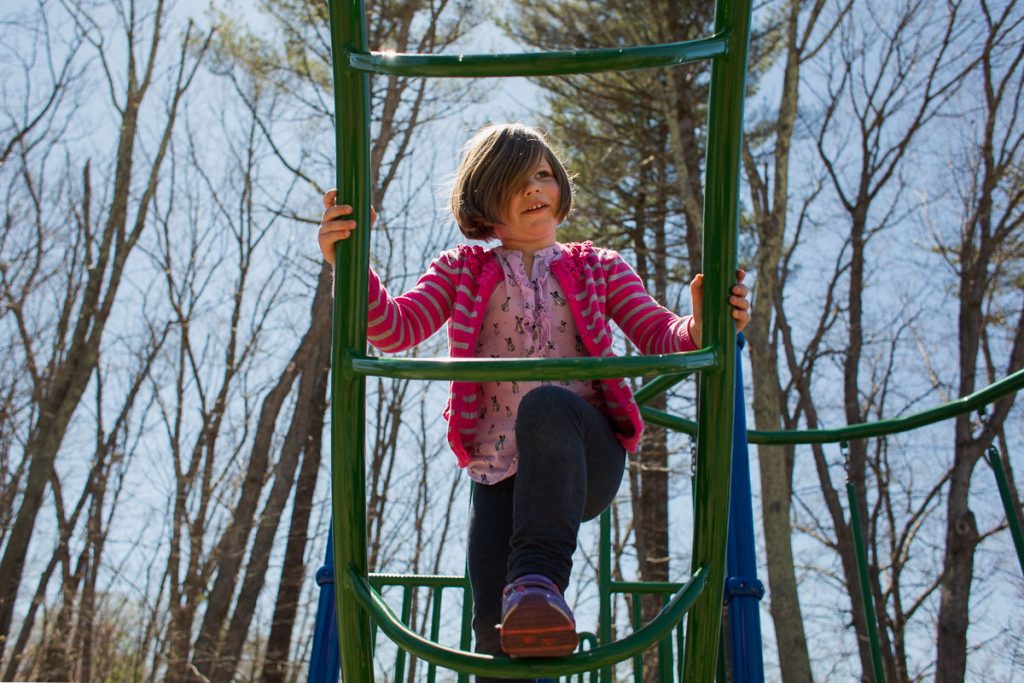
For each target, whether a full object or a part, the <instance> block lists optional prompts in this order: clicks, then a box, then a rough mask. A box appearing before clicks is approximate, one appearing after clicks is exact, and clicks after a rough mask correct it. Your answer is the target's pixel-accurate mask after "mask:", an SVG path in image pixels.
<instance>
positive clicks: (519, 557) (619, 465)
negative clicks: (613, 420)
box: [469, 386, 626, 683]
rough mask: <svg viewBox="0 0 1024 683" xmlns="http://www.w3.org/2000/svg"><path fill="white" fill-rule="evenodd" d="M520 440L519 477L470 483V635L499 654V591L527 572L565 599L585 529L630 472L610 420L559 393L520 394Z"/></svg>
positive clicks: (551, 389)
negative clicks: (578, 541)
mask: <svg viewBox="0 0 1024 683" xmlns="http://www.w3.org/2000/svg"><path fill="white" fill-rule="evenodd" d="M516 442H517V444H518V449H519V468H518V471H517V473H516V474H515V475H514V476H512V477H509V478H508V479H505V480H503V481H500V482H498V483H497V484H491V485H482V484H478V483H476V482H474V483H473V511H472V516H471V518H470V523H469V580H470V584H471V586H472V588H473V631H474V633H475V635H476V651H477V652H483V653H488V654H500V653H501V644H500V638H499V632H498V630H497V628H496V626H497V625H498V623H499V622H500V621H501V591H502V588H504V587H505V585H506V584H507V583H509V582H510V581H513V580H515V579H516V578H518V577H520V576H523V575H524V574H543V575H544V576H546V577H548V578H549V579H551V580H552V581H553V582H554V583H555V585H557V586H558V587H559V589H561V590H562V591H563V593H564V591H565V589H566V587H567V586H568V584H569V574H570V572H571V570H572V554H573V551H575V550H576V535H577V533H578V532H579V528H580V523H582V522H583V521H585V520H588V519H592V518H594V517H596V516H598V515H599V514H600V513H601V512H603V511H604V509H605V508H607V507H608V506H609V505H610V504H611V502H612V499H613V498H614V497H615V493H616V491H618V489H619V483H620V482H621V481H622V472H623V468H624V466H625V456H626V454H625V450H624V449H623V447H622V444H621V443H620V442H619V440H618V439H617V438H616V436H615V432H614V431H613V430H612V427H611V424H610V422H609V420H608V418H607V416H605V415H604V414H603V413H602V412H601V411H599V410H598V409H596V408H594V407H593V406H592V405H590V404H589V403H587V402H586V401H584V400H583V399H582V398H580V397H579V396H577V395H576V394H574V393H573V392H571V391H569V390H568V389H563V388H561V387H555V386H545V387H539V388H537V389H534V390H533V391H530V392H529V393H527V394H526V395H525V396H523V400H522V402H521V403H520V404H519V413H518V415H517V416H516ZM476 680H477V682H478V683H485V681H491V680H495V681H496V680H499V679H490V678H479V677H478V678H477V679H476ZM503 680H504V681H505V683H508V680H509V679H503Z"/></svg>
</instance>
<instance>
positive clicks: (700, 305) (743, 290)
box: [690, 270, 750, 346]
mask: <svg viewBox="0 0 1024 683" xmlns="http://www.w3.org/2000/svg"><path fill="white" fill-rule="evenodd" d="M746 275H747V273H746V271H744V270H737V271H736V284H734V285H733V286H732V291H731V294H730V296H729V305H730V306H732V317H733V319H734V320H735V321H736V331H737V332H742V331H743V328H744V327H746V326H747V323H749V322H750V302H749V301H747V295H748V294H749V293H750V290H749V289H747V286H746V285H745V284H743V278H744V277H746ZM690 301H691V303H692V306H693V320H692V322H691V325H690V338H691V339H693V342H694V343H695V344H696V345H697V346H700V343H701V328H702V322H703V319H704V315H703V313H704V274H703V273H698V274H697V276H696V277H695V278H693V282H691V283H690Z"/></svg>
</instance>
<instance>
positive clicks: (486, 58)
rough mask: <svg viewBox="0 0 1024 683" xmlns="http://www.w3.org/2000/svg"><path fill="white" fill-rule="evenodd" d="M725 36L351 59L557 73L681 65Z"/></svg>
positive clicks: (374, 67) (413, 70)
mask: <svg viewBox="0 0 1024 683" xmlns="http://www.w3.org/2000/svg"><path fill="white" fill-rule="evenodd" d="M728 51H729V39H728V36H727V35H724V34H720V35H713V36H709V37H707V38H699V39H697V40H685V41H680V42H677V43H663V44H660V45H644V46H640V47H627V48H600V49H587V50H563V51H553V52H522V53H506V54H476V55H461V54H460V55H434V54H409V53H394V52H363V51H359V50H349V51H348V64H349V66H350V67H351V68H352V69H354V70H356V71H361V72H364V73H375V74H381V75H386V76H424V77H433V78H488V77H499V76H559V75H566V74H583V73H595V72H599V71H630V70H634V69H651V68H657V67H664V66H677V65H679V64H688V63H691V62H698V61H703V60H705V59H714V58H716V57H723V56H725V55H726V54H728Z"/></svg>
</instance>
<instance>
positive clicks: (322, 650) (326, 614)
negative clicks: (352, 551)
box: [309, 525, 341, 683]
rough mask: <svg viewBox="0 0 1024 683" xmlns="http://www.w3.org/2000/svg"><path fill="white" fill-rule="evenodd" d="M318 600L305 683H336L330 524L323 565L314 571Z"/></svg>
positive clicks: (336, 628) (336, 638) (332, 560)
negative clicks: (307, 677)
mask: <svg viewBox="0 0 1024 683" xmlns="http://www.w3.org/2000/svg"><path fill="white" fill-rule="evenodd" d="M316 582H317V584H318V585H319V586H320V601H319V602H318V603H317V607H316V630H315V631H314V632H313V650H312V652H311V653H310V657H309V683H338V672H339V670H340V667H341V662H340V661H339V658H338V616H337V614H338V613H337V612H336V611H335V609H334V525H331V529H330V531H328V532H327V553H326V556H325V557H324V565H323V566H322V567H320V569H318V570H317V572H316Z"/></svg>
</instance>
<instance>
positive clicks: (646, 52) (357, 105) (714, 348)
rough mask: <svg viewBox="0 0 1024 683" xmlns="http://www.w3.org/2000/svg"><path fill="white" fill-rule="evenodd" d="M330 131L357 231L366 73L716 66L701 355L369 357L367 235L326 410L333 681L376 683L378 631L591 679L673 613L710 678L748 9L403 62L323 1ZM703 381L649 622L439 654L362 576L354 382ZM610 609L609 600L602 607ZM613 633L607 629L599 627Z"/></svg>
mask: <svg viewBox="0 0 1024 683" xmlns="http://www.w3.org/2000/svg"><path fill="white" fill-rule="evenodd" d="M329 4H330V19H331V43H332V51H333V60H334V82H335V108H336V124H337V158H338V160H339V168H338V178H337V187H338V199H339V203H341V202H344V203H349V204H351V205H352V206H353V207H354V209H355V219H356V221H357V222H358V223H359V224H360V225H369V224H370V221H369V212H370V185H369V178H370V168H369V163H370V159H369V136H370V104H369V101H370V91H369V75H368V74H369V73H376V74H382V75H390V76H399V75H400V76H423V77H461V78H473V77H493V76H540V75H556V74H572V73H590V72H597V71H610V70H618V71H621V70H627V69H640V68H653V67H664V66H672V65H678V64H684V63H688V62H693V61H697V60H704V59H711V60H713V65H712V79H711V94H710V107H709V116H708V119H709V124H708V125H709V129H708V143H707V148H708V157H707V170H706V190H705V210H704V225H705V236H704V246H703V254H704V267H703V269H704V271H705V284H704V292H705V306H704V323H703V325H704V328H703V338H704V342H705V346H704V348H702V349H700V350H698V351H693V352H690V353H682V354H669V355H664V356H640V357H629V358H614V359H597V358H587V359H572V360H571V361H566V360H564V359H532V360H518V359H502V360H476V359H473V360H460V361H454V360H450V359H435V360H424V359H379V358H372V357H368V356H366V355H365V348H366V314H367V279H368V277H367V270H368V264H369V253H370V251H369V246H370V234H371V231H369V230H365V231H364V230H357V231H355V232H354V233H353V236H352V238H350V239H348V240H345V241H342V242H341V243H339V245H338V247H337V261H336V263H337V264H338V272H339V273H340V274H343V276H341V277H338V278H337V281H336V284H335V308H334V311H335V313H334V323H333V325H334V342H333V344H334V346H333V368H334V371H333V375H332V384H331V390H332V401H331V425H332V434H331V448H332V472H333V475H332V485H331V488H332V495H333V527H334V532H335V540H334V567H335V579H334V580H335V589H336V607H337V614H338V633H339V640H340V646H341V673H342V679H343V680H344V681H345V682H346V683H365V682H368V681H372V680H373V678H374V677H373V666H372V648H373V640H372V637H373V631H374V629H375V628H380V629H381V630H382V631H383V632H384V633H386V634H387V635H388V636H389V637H390V638H391V639H392V640H394V641H395V642H396V643H397V644H398V645H399V647H401V648H403V649H404V650H406V651H408V652H409V653H411V654H413V655H414V656H416V657H419V658H421V659H423V660H426V661H427V662H430V663H431V664H432V665H436V666H442V667H446V668H450V669H454V670H456V671H459V672H462V673H463V674H465V673H469V674H479V675H489V676H496V677H510V678H511V677H541V676H562V675H567V674H573V673H578V672H583V671H595V670H601V671H602V677H603V678H602V680H610V669H609V667H610V666H611V665H613V664H615V663H616V662H619V661H622V660H624V659H627V658H629V657H634V656H637V655H638V654H639V653H640V652H642V651H643V650H644V649H646V648H648V647H650V646H651V645H653V644H655V643H657V642H659V641H662V640H663V639H665V638H666V637H667V636H668V635H669V634H670V633H671V631H672V629H673V628H675V627H676V626H677V625H678V624H679V622H680V620H681V619H682V617H683V616H684V615H688V622H687V625H686V628H687V633H688V636H687V638H686V643H685V655H684V660H683V661H684V663H683V672H682V673H683V678H684V679H685V680H687V681H711V680H712V679H714V677H715V671H716V661H717V659H718V644H719V643H718V640H719V635H720V624H721V612H722V588H723V582H724V576H725V556H726V529H727V526H726V525H727V520H728V504H729V500H728V498H729V474H730V472H729V469H730V454H731V452H732V423H733V389H734V362H735V354H736V345H735V343H734V340H735V326H734V323H733V321H732V319H731V317H730V316H729V314H728V312H727V311H728V303H727V299H728V290H729V288H730V287H731V285H732V282H733V274H734V273H735V271H736V242H737V222H738V195H739V160H740V136H741V133H742V120H743V98H744V84H745V78H746V62H747V47H748V42H749V35H750V0H719V1H718V3H717V5H716V11H715V24H714V33H713V34H712V35H711V36H709V37H707V38H702V39H699V40H693V41H685V42H679V43H671V44H664V45H652V46H642V47H634V48H626V49H608V50H581V51H572V52H550V53H541V54H507V55H403V54H397V55H396V54H382V53H375V52H370V51H369V50H368V47H367V41H366V28H365V27H366V16H365V8H364V6H363V3H362V2H361V1H360V0H330V3H329ZM694 371H699V372H702V373H703V377H702V379H701V382H700V388H699V397H698V400H699V406H700V407H699V410H698V424H697V469H696V475H695V482H696V483H695V491H694V497H695V500H696V504H695V511H694V533H693V546H692V548H693V550H692V553H693V563H692V572H691V579H690V581H689V582H687V583H686V584H685V585H684V586H682V587H681V588H679V590H677V591H676V592H675V594H674V595H673V596H672V597H671V599H669V600H668V603H667V604H666V606H665V608H664V609H663V610H662V611H661V612H660V613H659V614H658V616H657V617H655V618H654V620H653V621H652V622H651V623H650V624H648V625H647V626H645V627H643V628H641V629H639V630H638V631H636V632H634V633H632V634H631V635H629V636H627V637H626V638H624V639H622V640H620V641H617V642H615V643H608V642H602V643H601V644H599V645H598V646H597V647H595V648H594V649H592V650H589V651H586V652H577V653H575V654H573V655H570V656H568V657H565V658H561V659H552V660H542V661H537V660H531V661H508V660H498V659H495V658H493V657H490V656H486V655H479V654H475V653H471V652H465V651H457V650H452V649H450V648H446V647H442V646H440V645H438V644H437V643H434V642H432V641H430V640H428V639H426V638H423V637H422V636H420V635H419V634H417V633H414V632H412V631H411V630H410V629H408V628H407V627H406V626H405V625H404V624H403V623H402V620H401V619H400V618H398V617H396V616H395V615H394V614H393V613H392V612H391V610H390V608H389V607H388V606H387V605H386V603H385V602H384V600H383V599H382V598H381V596H380V593H379V592H378V588H377V587H375V586H374V584H375V583H376V584H377V586H379V585H380V584H381V582H382V579H380V578H379V577H378V578H375V579H374V580H373V581H371V577H370V576H369V575H368V573H367V557H366V494H365V465H364V424H365V394H366V389H365V378H366V377H367V376H382V377H398V378H411V379H427V380H456V381H483V380H515V379H535V380H537V379H597V378H615V377H637V376H641V375H647V376H649V375H652V374H657V375H663V376H665V378H664V379H663V380H662V381H660V382H659V383H657V384H656V387H657V390H659V391H664V390H665V389H666V388H667V387H669V386H671V385H672V384H674V383H675V382H676V381H678V380H679V379H680V378H681V377H682V375H683V374H684V373H690V372H694ZM605 600H607V597H606V598H605ZM609 627H610V625H608V624H607V623H605V624H602V631H605V632H609V631H608V628H609Z"/></svg>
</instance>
